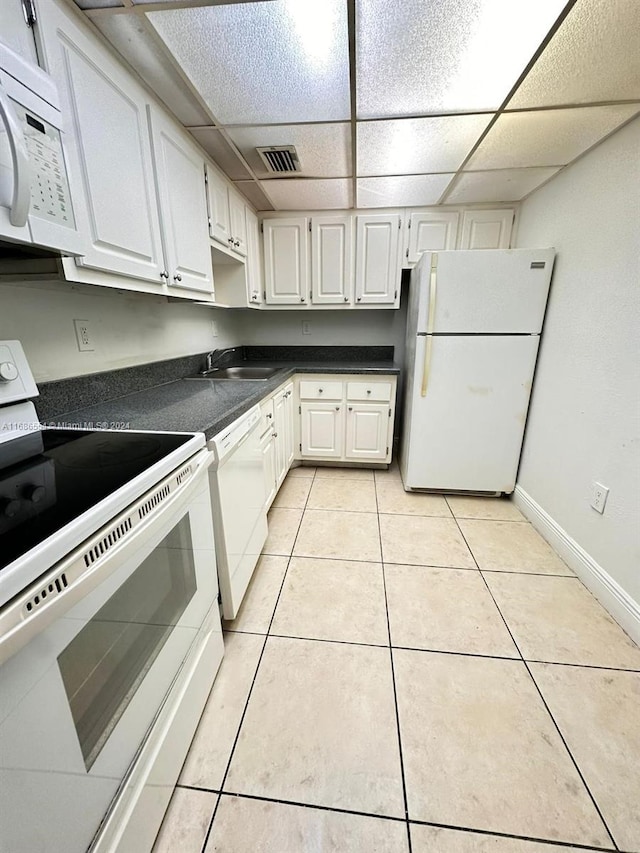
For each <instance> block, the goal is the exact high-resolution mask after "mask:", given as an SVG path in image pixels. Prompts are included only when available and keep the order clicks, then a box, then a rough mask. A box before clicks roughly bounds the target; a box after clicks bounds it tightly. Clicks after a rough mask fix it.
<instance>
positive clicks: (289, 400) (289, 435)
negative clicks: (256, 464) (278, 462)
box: [283, 382, 295, 474]
mask: <svg viewBox="0 0 640 853" xmlns="http://www.w3.org/2000/svg"><path fill="white" fill-rule="evenodd" d="M283 424H284V434H285V441H284V461H285V469H286V470H285V474H286V473H287V471H288V470H289V468H291V463H292V462H293V457H294V455H295V453H294V435H293V433H294V429H293V382H292V383H291V384H289V385H287V387H286V388H285V408H284V412H283Z"/></svg>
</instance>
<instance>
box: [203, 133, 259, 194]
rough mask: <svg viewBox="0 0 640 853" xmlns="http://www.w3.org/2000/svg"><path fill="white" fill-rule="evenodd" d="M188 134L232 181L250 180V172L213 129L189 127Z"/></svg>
mask: <svg viewBox="0 0 640 853" xmlns="http://www.w3.org/2000/svg"><path fill="white" fill-rule="evenodd" d="M189 133H191V135H192V136H193V137H194V139H195V140H196V142H199V143H200V145H201V146H202V147H203V148H204V150H205V151H206V152H207V154H208V155H209V156H210V157H211V158H212V160H213V161H214V162H215V163H217V164H218V166H220V168H221V169H222V171H223V172H225V173H226V174H227V175H228V176H229V177H230V178H231V180H232V181H242V180H250V179H251V172H250V171H249V170H248V169H247V167H246V166H245V165H244V164H243V162H242V160H241V159H240V158H239V157H238V155H237V154H236V152H235V151H234V150H233V147H232V146H231V145H230V144H229V143H228V142H227V140H226V139H225V138H224V136H223V134H222V133H220V131H219V130H216V128H215V127H190V128H189Z"/></svg>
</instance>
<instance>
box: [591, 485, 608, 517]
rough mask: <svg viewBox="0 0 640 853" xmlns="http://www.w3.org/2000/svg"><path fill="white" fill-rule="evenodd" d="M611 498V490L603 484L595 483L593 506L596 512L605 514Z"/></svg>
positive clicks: (593, 487)
mask: <svg viewBox="0 0 640 853" xmlns="http://www.w3.org/2000/svg"><path fill="white" fill-rule="evenodd" d="M608 496H609V489H608V488H607V486H603V485H602V483H596V482H594V483H593V484H592V486H591V506H592V507H593V508H594V509H595V511H596V512H599V513H603V512H604V508H605V505H606V503H607V497H608Z"/></svg>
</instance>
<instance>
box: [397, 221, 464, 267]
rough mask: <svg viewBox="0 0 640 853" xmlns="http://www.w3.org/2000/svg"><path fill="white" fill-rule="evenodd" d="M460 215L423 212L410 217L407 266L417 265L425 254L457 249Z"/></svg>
mask: <svg viewBox="0 0 640 853" xmlns="http://www.w3.org/2000/svg"><path fill="white" fill-rule="evenodd" d="M458 219H459V214H458V213H457V212H454V211H450V212H448V213H447V212H439V211H434V210H423V211H420V212H414V213H412V214H411V215H410V216H409V225H408V233H409V241H408V246H407V249H406V252H405V258H406V261H407V265H409V264H415V263H417V261H418V259H419V258H420V255H421V254H422V253H423V252H440V251H442V250H443V249H455V247H456V236H457V233H458Z"/></svg>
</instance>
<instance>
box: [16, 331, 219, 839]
mask: <svg viewBox="0 0 640 853" xmlns="http://www.w3.org/2000/svg"><path fill="white" fill-rule="evenodd" d="M36 395H37V387H36V385H35V383H34V381H33V377H32V376H31V372H30V371H29V367H28V364H27V361H26V359H25V357H24V353H23V351H22V348H21V346H20V344H19V343H18V342H17V341H0V851H5V850H6V851H11V853H22V851H25V853H27V851H28V853H31V851H34V850H38V851H51V853H54V851H55V853H59V851H61V850H64V851H65V853H75V851H78V853H80V851H86V850H92V851H107V850H109V851H115V850H124V849H127V850H128V849H135V850H136V851H138V850H139V851H145V850H150V849H151V847H152V845H153V841H154V838H155V835H156V832H157V829H158V827H159V824H160V822H161V820H162V816H163V814H164V811H165V809H166V806H167V803H168V801H169V799H170V796H171V793H172V790H173V786H174V784H175V781H176V779H177V776H178V773H179V771H180V768H181V765H182V762H183V760H184V757H185V754H186V751H187V749H188V746H189V743H190V741H191V738H192V736H193V733H194V731H195V728H196V726H197V722H198V719H199V716H200V713H201V712H202V709H203V707H204V703H205V701H206V697H207V695H208V692H209V690H210V688H211V684H212V683H213V679H214V677H215V674H216V671H217V668H218V666H219V664H220V661H221V658H222V653H223V645H222V632H221V625H220V616H219V611H218V606H217V598H218V583H217V575H216V563H215V548H214V538H213V526H212V513H211V503H210V496H209V486H208V476H207V474H208V468H209V465H210V463H211V461H212V454H211V453H210V452H209V451H208V450H207V449H206V448H205V446H204V445H205V442H204V436H203V435H201V434H195V435H194V434H179V433H145V432H132V431H123V430H120V431H118V430H114V431H100V430H92V429H86V430H85V429H82V430H76V429H41V428H40V426H39V424H38V421H37V417H36V412H35V408H34V406H33V403H32V402H29V400H30V399H31V398H33V397H34V396H36Z"/></svg>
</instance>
